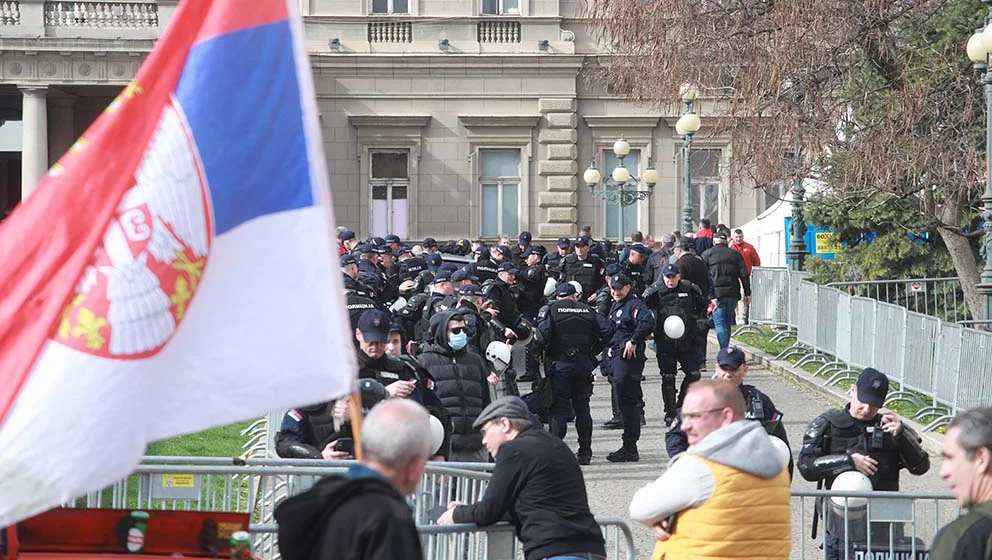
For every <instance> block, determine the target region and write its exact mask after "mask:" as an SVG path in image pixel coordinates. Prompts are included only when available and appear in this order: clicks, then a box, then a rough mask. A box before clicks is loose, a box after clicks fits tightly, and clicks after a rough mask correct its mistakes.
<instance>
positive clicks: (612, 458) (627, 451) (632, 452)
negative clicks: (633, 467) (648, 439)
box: [606, 442, 641, 463]
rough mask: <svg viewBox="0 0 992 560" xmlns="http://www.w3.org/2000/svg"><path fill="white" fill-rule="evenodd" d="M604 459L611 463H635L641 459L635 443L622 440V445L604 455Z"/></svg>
mask: <svg viewBox="0 0 992 560" xmlns="http://www.w3.org/2000/svg"><path fill="white" fill-rule="evenodd" d="M606 460H607V461H609V462H611V463H636V462H637V461H640V460H641V457H640V455H638V454H637V443H635V442H629V443H628V442H624V443H623V447H621V448H620V449H617V450H616V451H614V452H613V453H610V454H609V455H607V456H606Z"/></svg>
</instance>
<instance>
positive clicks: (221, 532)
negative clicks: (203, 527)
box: [217, 521, 245, 541]
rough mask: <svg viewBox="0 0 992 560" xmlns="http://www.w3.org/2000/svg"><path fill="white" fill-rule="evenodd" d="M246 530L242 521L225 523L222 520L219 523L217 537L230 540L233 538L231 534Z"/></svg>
mask: <svg viewBox="0 0 992 560" xmlns="http://www.w3.org/2000/svg"><path fill="white" fill-rule="evenodd" d="M244 530H245V526H244V525H242V524H241V523H225V522H223V521H222V522H220V523H218V524H217V538H218V539H220V540H223V541H229V540H231V535H233V534H234V533H237V532H238V531H244Z"/></svg>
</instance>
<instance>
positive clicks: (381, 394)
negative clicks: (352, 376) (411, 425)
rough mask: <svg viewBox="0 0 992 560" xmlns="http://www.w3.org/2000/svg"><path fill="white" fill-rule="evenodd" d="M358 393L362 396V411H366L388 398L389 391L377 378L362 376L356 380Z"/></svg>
mask: <svg viewBox="0 0 992 560" xmlns="http://www.w3.org/2000/svg"><path fill="white" fill-rule="evenodd" d="M358 394H359V395H361V397H362V412H363V413H367V412H368V411H370V410H372V407H374V406H375V405H377V404H379V403H381V402H382V401H384V400H386V399H388V398H389V391H386V387H385V386H383V384H382V383H379V381H378V380H375V379H372V378H370V377H363V378H362V379H359V380H358Z"/></svg>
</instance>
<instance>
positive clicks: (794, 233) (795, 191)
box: [785, 150, 806, 272]
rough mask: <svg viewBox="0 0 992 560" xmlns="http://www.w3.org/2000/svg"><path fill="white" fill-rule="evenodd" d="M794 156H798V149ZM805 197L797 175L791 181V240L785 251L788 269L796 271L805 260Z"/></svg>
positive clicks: (800, 178)
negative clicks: (787, 258)
mask: <svg viewBox="0 0 992 560" xmlns="http://www.w3.org/2000/svg"><path fill="white" fill-rule="evenodd" d="M796 157H797V158H798V157H799V154H798V150H797V153H796ZM805 198H806V189H805V188H803V179H802V177H797V178H796V179H795V180H794V181H793V182H792V226H791V227H790V228H789V235H790V236H791V238H792V239H791V240H790V242H789V250H788V251H786V252H785V254H786V256H788V257H789V270H795V271H797V272H799V271H801V270H802V269H803V265H804V264H805V262H806V219H805V218H804V217H803V199H805Z"/></svg>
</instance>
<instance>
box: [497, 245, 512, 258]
mask: <svg viewBox="0 0 992 560" xmlns="http://www.w3.org/2000/svg"><path fill="white" fill-rule="evenodd" d="M496 251H498V252H499V253H500V254H501V255H503V258H504V259H509V258H512V257H513V250H512V249H510V248H509V247H507V246H506V245H498V246H497V247H496Z"/></svg>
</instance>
